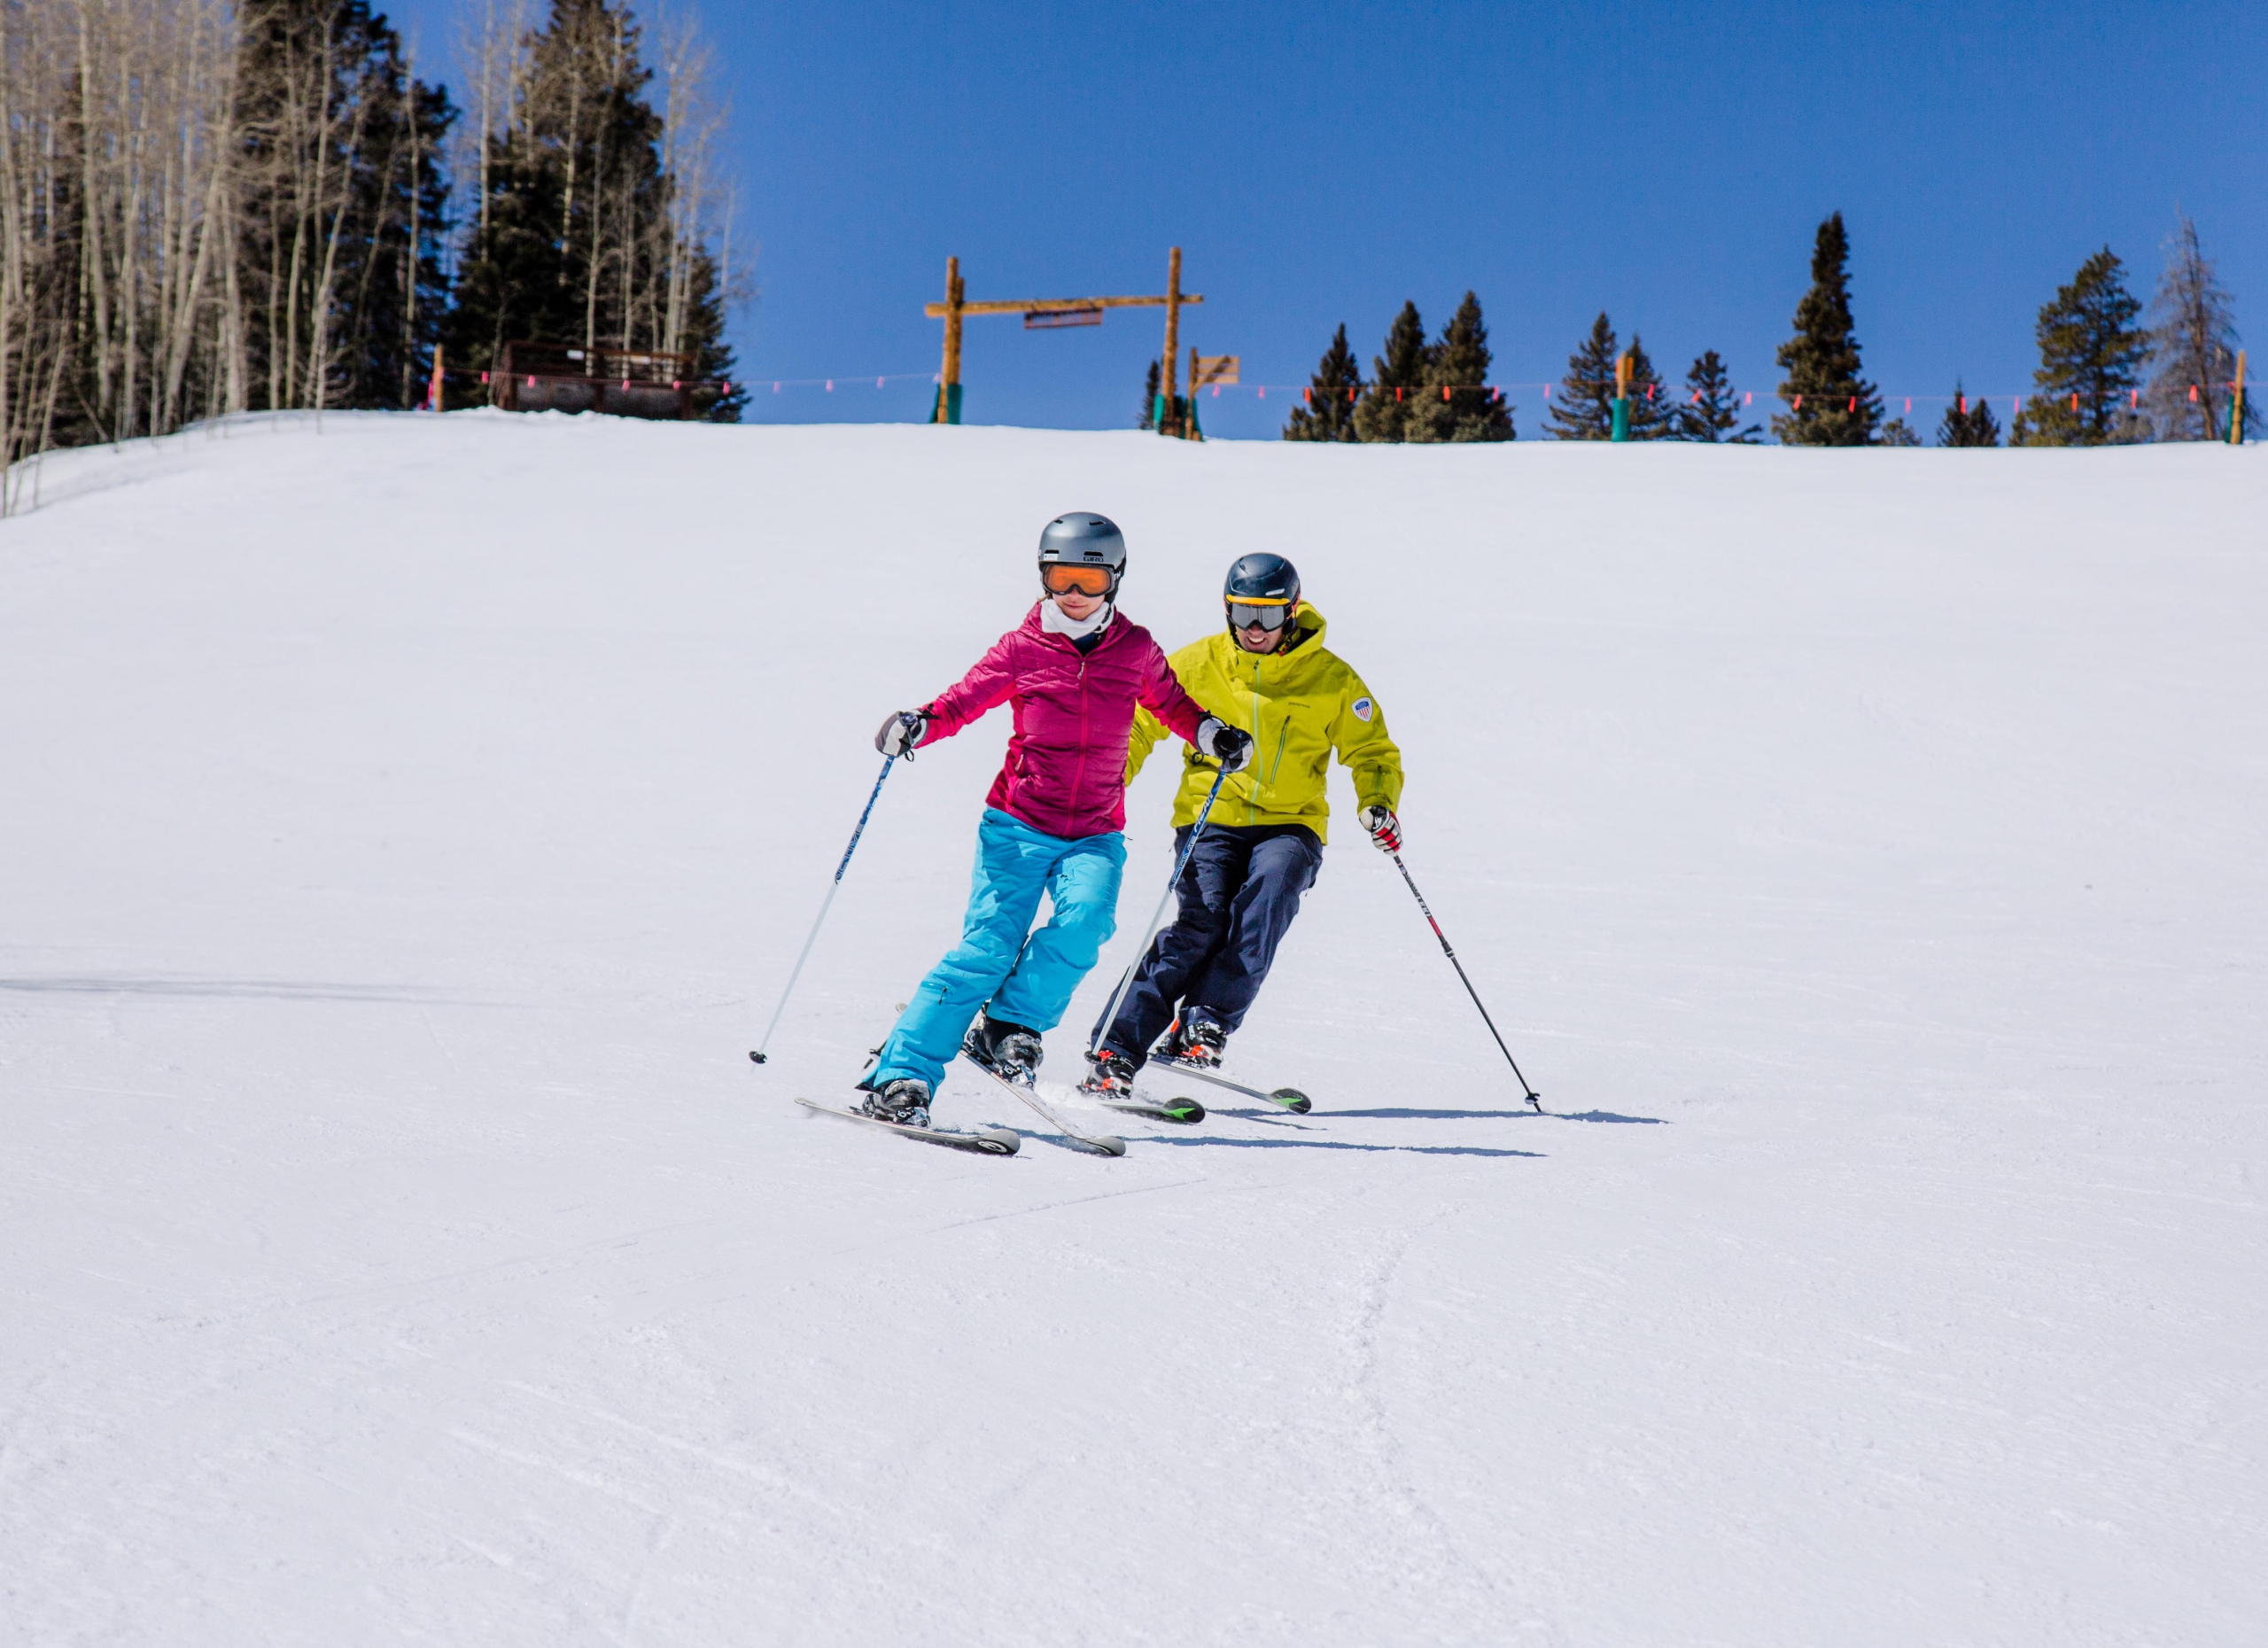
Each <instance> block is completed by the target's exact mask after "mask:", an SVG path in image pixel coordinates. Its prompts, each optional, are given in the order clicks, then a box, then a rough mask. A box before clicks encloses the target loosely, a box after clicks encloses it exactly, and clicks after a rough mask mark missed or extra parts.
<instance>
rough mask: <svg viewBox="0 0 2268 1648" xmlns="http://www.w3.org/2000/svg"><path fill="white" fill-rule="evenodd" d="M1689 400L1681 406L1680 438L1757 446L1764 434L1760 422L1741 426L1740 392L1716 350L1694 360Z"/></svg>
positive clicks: (1689, 377)
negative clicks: (1734, 386)
mask: <svg viewBox="0 0 2268 1648" xmlns="http://www.w3.org/2000/svg"><path fill="white" fill-rule="evenodd" d="M1685 387H1686V391H1687V398H1686V402H1685V404H1684V405H1683V406H1681V407H1680V408H1677V436H1676V438H1677V439H1680V440H1707V441H1728V442H1730V443H1732V444H1733V445H1736V446H1744V447H1745V446H1753V445H1755V444H1756V438H1757V437H1758V436H1759V435H1760V434H1762V433H1763V427H1762V425H1760V424H1750V425H1749V426H1748V427H1747V428H1746V429H1742V428H1741V427H1740V394H1739V392H1738V391H1736V390H1735V389H1734V388H1733V385H1732V378H1731V376H1730V375H1729V374H1728V372H1727V371H1726V370H1725V363H1724V361H1722V360H1721V359H1720V358H1719V357H1718V354H1717V352H1716V351H1715V350H1714V349H1712V350H1710V351H1709V352H1708V353H1706V354H1704V355H1702V356H1701V357H1700V359H1698V360H1697V361H1694V363H1693V369H1692V370H1691V371H1689V372H1688V373H1686V375H1685Z"/></svg>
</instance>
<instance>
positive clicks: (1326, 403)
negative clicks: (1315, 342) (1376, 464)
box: [1284, 324, 1363, 440]
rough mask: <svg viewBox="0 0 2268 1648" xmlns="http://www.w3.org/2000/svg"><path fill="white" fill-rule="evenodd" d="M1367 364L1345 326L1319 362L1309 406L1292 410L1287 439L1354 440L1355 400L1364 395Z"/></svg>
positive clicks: (1286, 431) (1309, 382)
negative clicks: (1357, 355) (1349, 340)
mask: <svg viewBox="0 0 2268 1648" xmlns="http://www.w3.org/2000/svg"><path fill="white" fill-rule="evenodd" d="M1362 388H1363V365H1362V362H1361V361H1357V360H1356V359H1355V352H1354V351H1353V350H1352V349H1350V348H1348V346H1347V328H1346V327H1345V326H1344V325H1343V324H1342V325H1341V326H1340V328H1339V330H1338V331H1336V332H1335V333H1333V334H1332V339H1331V347H1330V348H1328V349H1326V350H1324V352H1323V359H1322V360H1321V361H1317V363H1316V369H1315V376H1314V377H1311V378H1309V380H1308V396H1307V404H1305V405H1304V406H1296V407H1293V408H1292V416H1291V417H1290V419H1289V420H1288V421H1286V422H1285V425H1284V439H1286V440H1353V439H1355V397H1356V396H1357V395H1358V394H1360V393H1362Z"/></svg>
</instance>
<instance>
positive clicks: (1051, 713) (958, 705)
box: [921, 602, 1205, 840]
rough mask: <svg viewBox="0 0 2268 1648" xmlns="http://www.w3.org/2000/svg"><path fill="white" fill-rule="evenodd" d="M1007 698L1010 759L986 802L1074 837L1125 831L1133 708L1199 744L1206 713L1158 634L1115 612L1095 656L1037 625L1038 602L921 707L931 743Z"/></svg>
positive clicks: (1046, 829)
mask: <svg viewBox="0 0 2268 1648" xmlns="http://www.w3.org/2000/svg"><path fill="white" fill-rule="evenodd" d="M1004 699H1005V700H1006V701H1008V702H1009V703H1011V704H1014V706H1015V717H1016V727H1015V731H1014V733H1013V734H1011V735H1009V738H1008V759H1007V762H1006V765H1005V766H1002V767H1001V768H1000V776H999V777H998V778H996V779H994V780H993V781H992V789H991V793H990V794H989V795H987V796H986V797H984V800H985V804H986V805H989V806H995V807H998V808H999V809H1000V811H1001V812H1006V813H1007V814H1008V815H1009V816H1010V817H1012V818H1016V819H1021V820H1023V821H1024V822H1025V823H1027V824H1029V825H1030V826H1031V827H1032V828H1034V829H1036V830H1041V831H1044V832H1045V833H1046V834H1048V835H1050V836H1064V837H1066V838H1067V839H1070V840H1076V839H1078V838H1079V837H1081V836H1100V835H1104V834H1106V833H1107V832H1108V831H1111V830H1115V829H1123V828H1125V827H1126V743H1127V739H1128V737H1129V735H1130V734H1131V733H1132V731H1133V728H1134V706H1135V705H1136V704H1146V705H1147V706H1148V707H1149V710H1150V712H1151V713H1152V714H1153V715H1155V716H1156V717H1157V718H1158V719H1160V720H1161V721H1163V722H1164V723H1165V724H1166V725H1167V726H1168V727H1170V728H1171V729H1172V730H1173V731H1174V732H1176V733H1177V734H1179V735H1181V736H1182V737H1184V738H1185V739H1189V740H1191V741H1192V742H1194V740H1195V739H1196V737H1197V723H1198V722H1200V721H1201V720H1203V719H1205V711H1203V710H1202V709H1201V708H1200V707H1199V705H1198V703H1197V701H1196V700H1195V699H1194V698H1192V697H1191V696H1189V695H1188V694H1187V693H1185V692H1184V691H1183V690H1182V689H1181V683H1180V682H1179V681H1177V680H1175V679H1174V674H1173V669H1172V666H1171V665H1169V664H1167V662H1166V655H1165V653H1164V651H1163V650H1162V649H1161V648H1160V647H1159V645H1158V643H1157V642H1156V641H1153V640H1151V639H1150V632H1149V631H1148V630H1146V629H1144V628H1143V627H1142V626H1140V625H1139V624H1133V623H1130V622H1128V621H1127V619H1126V618H1125V616H1124V615H1123V614H1118V615H1115V616H1114V617H1113V618H1111V620H1110V623H1109V624H1108V625H1107V626H1106V627H1105V628H1104V630H1103V632H1102V639H1101V640H1100V641H1097V642H1096V643H1095V648H1094V650H1093V651H1091V652H1089V653H1084V654H1082V653H1081V652H1080V650H1079V649H1078V648H1076V646H1074V645H1072V644H1071V641H1070V639H1069V637H1068V636H1064V635H1051V634H1048V633H1047V632H1046V631H1045V630H1044V629H1042V628H1041V627H1040V626H1039V603H1038V602H1033V603H1032V609H1031V610H1030V611H1029V612H1028V613H1026V614H1025V615H1024V621H1023V622H1022V623H1021V624H1019V625H1018V626H1016V627H1015V628H1014V629H1012V630H1010V631H1009V632H1008V633H1007V634H1005V635H1003V636H1001V637H1000V639H999V640H998V641H995V642H993V643H992V649H991V650H990V651H989V652H987V653H986V654H985V655H984V656H983V657H981V658H979V659H978V660H977V661H976V667H975V669H973V670H971V671H969V672H968V673H967V674H966V675H964V676H963V677H961V680H960V684H959V686H957V687H953V688H950V689H948V690H947V691H944V692H942V693H940V694H938V695H937V696H936V697H935V698H934V699H932V700H930V702H929V703H928V704H926V705H924V706H923V713H925V714H926V715H928V718H929V731H928V735H926V736H925V737H924V738H923V739H922V741H921V742H923V743H925V744H929V743H935V742H936V741H937V740H938V739H940V738H950V737H951V736H952V735H954V734H955V733H957V732H959V731H960V729H961V728H962V727H967V725H968V724H969V723H970V722H971V721H974V720H975V719H977V718H978V717H979V716H981V715H983V713H984V712H985V711H987V710H990V709H991V708H992V707H993V706H994V705H996V704H999V703H1000V702H1001V701H1002V700H1004Z"/></svg>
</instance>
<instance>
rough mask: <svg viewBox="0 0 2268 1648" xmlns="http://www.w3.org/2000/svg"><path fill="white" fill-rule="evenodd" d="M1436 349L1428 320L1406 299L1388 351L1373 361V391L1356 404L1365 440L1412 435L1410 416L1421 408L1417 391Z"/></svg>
mask: <svg viewBox="0 0 2268 1648" xmlns="http://www.w3.org/2000/svg"><path fill="white" fill-rule="evenodd" d="M1432 357H1433V351H1432V350H1431V349H1430V348H1429V347H1428V346H1427V345H1426V343H1425V322H1423V321H1421V320H1419V319H1418V318H1417V305H1416V304H1414V303H1404V304H1403V305H1402V313H1401V314H1399V315H1395V316H1394V324H1393V325H1392V326H1391V327H1390V328H1388V329H1387V330H1386V354H1384V355H1383V356H1381V357H1377V358H1374V359H1373V360H1372V361H1371V387H1370V393H1367V394H1365V395H1364V396H1363V398H1362V400H1360V401H1359V402H1358V403H1357V404H1356V405H1355V435H1356V437H1357V438H1358V439H1363V440H1388V441H1398V440H1407V439H1410V433H1409V430H1410V416H1411V414H1413V413H1414V412H1416V411H1417V393H1418V392H1419V391H1420V390H1422V389H1424V388H1425V368H1426V367H1427V365H1428V364H1430V362H1431V361H1432Z"/></svg>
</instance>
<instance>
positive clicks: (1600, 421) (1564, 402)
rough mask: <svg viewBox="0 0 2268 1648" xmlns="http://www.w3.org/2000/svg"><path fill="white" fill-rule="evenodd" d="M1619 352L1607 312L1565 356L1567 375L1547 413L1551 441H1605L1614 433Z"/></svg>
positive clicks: (1602, 313)
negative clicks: (1615, 367) (1615, 388)
mask: <svg viewBox="0 0 2268 1648" xmlns="http://www.w3.org/2000/svg"><path fill="white" fill-rule="evenodd" d="M1620 353H1621V351H1620V350H1619V348H1618V347H1617V346H1616V345H1615V341H1614V328H1613V327H1612V326H1611V325H1610V324H1608V323H1607V318H1606V312H1605V311H1604V309H1602V310H1601V311H1599V317H1598V319H1596V320H1595V321H1593V322H1592V323H1591V330H1590V335H1589V336H1588V338H1584V339H1583V341H1582V342H1581V345H1579V346H1577V347H1576V350H1575V353H1574V354H1571V355H1569V356H1568V357H1567V376H1566V377H1563V378H1561V379H1560V380H1559V393H1558V394H1557V396H1555V397H1554V398H1553V400H1552V402H1551V408H1550V413H1549V414H1548V417H1549V420H1550V429H1551V438H1552V439H1554V440H1608V439H1612V438H1613V434H1614V359H1615V356H1616V355H1618V354H1620Z"/></svg>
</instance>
